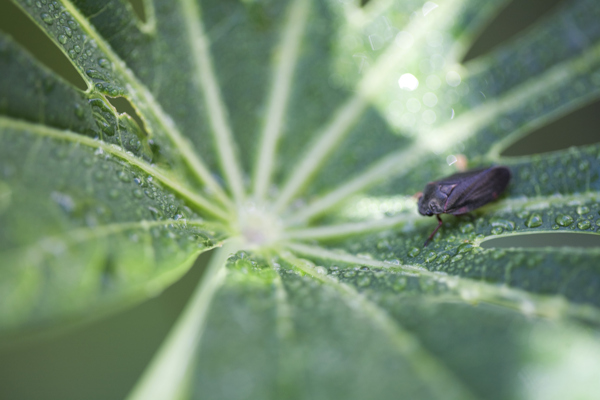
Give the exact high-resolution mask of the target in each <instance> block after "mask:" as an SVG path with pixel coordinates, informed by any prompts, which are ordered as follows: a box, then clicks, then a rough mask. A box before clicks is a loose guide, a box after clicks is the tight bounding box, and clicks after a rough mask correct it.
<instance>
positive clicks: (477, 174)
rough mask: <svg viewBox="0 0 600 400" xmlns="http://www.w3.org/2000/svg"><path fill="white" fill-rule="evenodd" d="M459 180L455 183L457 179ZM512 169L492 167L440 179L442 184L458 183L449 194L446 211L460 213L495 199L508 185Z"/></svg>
mask: <svg viewBox="0 0 600 400" xmlns="http://www.w3.org/2000/svg"><path fill="white" fill-rule="evenodd" d="M457 180H458V181H459V182H457V183H455V181H457ZM509 180H510V170H509V169H508V168H506V167H492V168H487V169H484V170H479V171H470V173H463V174H456V175H452V176H450V177H448V178H447V179H444V180H443V181H440V184H444V185H445V184H449V183H452V184H456V186H455V187H454V188H453V189H452V192H451V193H450V195H449V196H448V200H447V201H446V205H445V207H444V212H445V213H447V214H454V215H460V214H465V213H468V212H469V211H473V210H475V209H476V208H479V207H481V206H483V205H485V204H487V203H489V202H490V201H493V200H495V199H496V198H498V196H499V195H500V194H501V193H502V192H503V191H504V189H506V186H508V181H509Z"/></svg>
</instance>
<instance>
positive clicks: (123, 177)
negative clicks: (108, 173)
mask: <svg viewBox="0 0 600 400" xmlns="http://www.w3.org/2000/svg"><path fill="white" fill-rule="evenodd" d="M117 177H118V178H119V180H120V181H122V182H129V174H127V172H125V171H123V170H121V171H118V172H117Z"/></svg>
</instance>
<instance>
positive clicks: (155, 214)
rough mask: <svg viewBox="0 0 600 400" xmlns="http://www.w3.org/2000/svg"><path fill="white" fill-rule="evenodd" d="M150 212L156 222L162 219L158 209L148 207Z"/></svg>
mask: <svg viewBox="0 0 600 400" xmlns="http://www.w3.org/2000/svg"><path fill="white" fill-rule="evenodd" d="M148 210H150V214H152V218H154V219H155V220H159V219H161V218H162V213H161V212H160V211H159V210H157V209H156V208H154V207H148Z"/></svg>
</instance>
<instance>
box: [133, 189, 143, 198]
mask: <svg viewBox="0 0 600 400" xmlns="http://www.w3.org/2000/svg"><path fill="white" fill-rule="evenodd" d="M143 196H144V193H143V192H142V191H141V190H140V189H133V197H135V198H136V199H141V198H142V197H143Z"/></svg>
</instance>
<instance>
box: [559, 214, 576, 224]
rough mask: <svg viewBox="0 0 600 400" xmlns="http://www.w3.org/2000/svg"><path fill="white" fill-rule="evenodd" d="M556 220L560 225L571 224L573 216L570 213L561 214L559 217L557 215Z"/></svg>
mask: <svg viewBox="0 0 600 400" xmlns="http://www.w3.org/2000/svg"><path fill="white" fill-rule="evenodd" d="M555 221H556V223H557V224H558V225H560V226H569V225H571V224H572V223H573V217H571V216H570V215H566V214H561V215H559V216H558V217H556V220H555Z"/></svg>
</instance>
